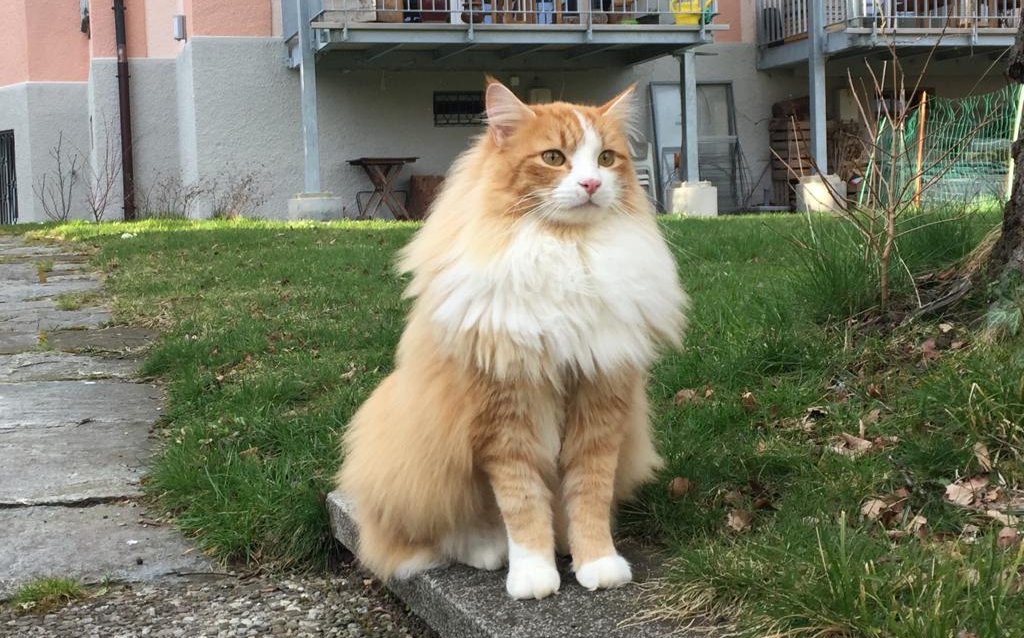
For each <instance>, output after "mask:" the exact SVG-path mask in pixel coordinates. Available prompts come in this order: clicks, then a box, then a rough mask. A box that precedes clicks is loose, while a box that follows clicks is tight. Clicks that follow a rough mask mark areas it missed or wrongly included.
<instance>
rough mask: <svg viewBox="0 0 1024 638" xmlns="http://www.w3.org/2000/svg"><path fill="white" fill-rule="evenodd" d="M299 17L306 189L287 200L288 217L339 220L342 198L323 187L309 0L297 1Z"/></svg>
mask: <svg viewBox="0 0 1024 638" xmlns="http://www.w3.org/2000/svg"><path fill="white" fill-rule="evenodd" d="M295 6H296V10H297V11H298V14H299V15H298V18H299V54H300V58H299V60H300V62H299V103H300V106H301V113H302V159H303V165H304V167H305V172H304V180H303V186H304V192H302V193H299V194H298V195H296V196H295V197H293V198H292V199H290V200H288V217H289V219H317V220H326V219H336V218H338V217H341V213H342V211H343V207H342V203H341V199H340V198H338V197H333V196H331V194H330V193H325V192H323V191H322V189H321V187H320V126H319V122H318V119H317V109H316V59H315V57H314V55H313V37H312V36H313V29H312V28H310V24H309V23H310V20H311V18H312V16H311V15H310V14H309V0H298V2H296V3H295Z"/></svg>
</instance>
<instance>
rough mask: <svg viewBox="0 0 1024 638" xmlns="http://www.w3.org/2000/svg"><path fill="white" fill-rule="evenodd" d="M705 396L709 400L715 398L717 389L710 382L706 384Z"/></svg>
mask: <svg viewBox="0 0 1024 638" xmlns="http://www.w3.org/2000/svg"><path fill="white" fill-rule="evenodd" d="M704 398H705V399H708V400H711V399H713V398H715V389H714V388H712V387H711V384H710V383H709V384H707V385H705V386H704Z"/></svg>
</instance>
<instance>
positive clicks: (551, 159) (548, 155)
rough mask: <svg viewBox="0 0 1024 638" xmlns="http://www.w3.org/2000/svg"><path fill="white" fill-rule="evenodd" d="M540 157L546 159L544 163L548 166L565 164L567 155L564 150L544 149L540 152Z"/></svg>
mask: <svg viewBox="0 0 1024 638" xmlns="http://www.w3.org/2000/svg"><path fill="white" fill-rule="evenodd" d="M540 158H541V159H542V160H544V163H545V164H547V165H548V166H561V165H562V164H565V155H564V154H562V151H556V150H554V149H552V150H550V151H544V152H543V153H541V154H540Z"/></svg>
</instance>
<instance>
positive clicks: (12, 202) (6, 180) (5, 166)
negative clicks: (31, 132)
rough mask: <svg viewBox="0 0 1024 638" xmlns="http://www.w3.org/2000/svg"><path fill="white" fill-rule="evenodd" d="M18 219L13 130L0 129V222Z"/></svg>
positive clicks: (12, 221)
mask: <svg viewBox="0 0 1024 638" xmlns="http://www.w3.org/2000/svg"><path fill="white" fill-rule="evenodd" d="M17 221H18V180H17V179H15V175H14V131H0V224H13V223H15V222H17Z"/></svg>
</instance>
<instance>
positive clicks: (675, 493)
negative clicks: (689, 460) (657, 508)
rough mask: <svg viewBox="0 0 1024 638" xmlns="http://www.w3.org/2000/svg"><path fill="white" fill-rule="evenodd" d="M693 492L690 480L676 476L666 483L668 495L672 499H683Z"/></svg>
mask: <svg viewBox="0 0 1024 638" xmlns="http://www.w3.org/2000/svg"><path fill="white" fill-rule="evenodd" d="M691 490H693V484H692V483H690V479H688V478H683V477H682V476H677V477H675V478H674V479H672V480H671V481H669V483H668V495H669V496H671V497H672V498H676V499H678V498H683V497H684V496H686V495H687V494H689V493H690V491H691Z"/></svg>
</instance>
